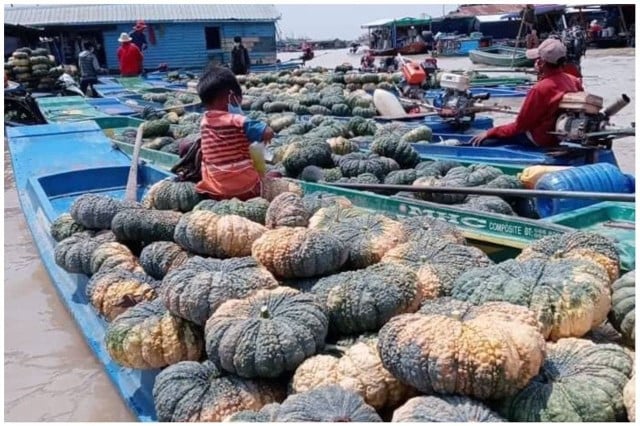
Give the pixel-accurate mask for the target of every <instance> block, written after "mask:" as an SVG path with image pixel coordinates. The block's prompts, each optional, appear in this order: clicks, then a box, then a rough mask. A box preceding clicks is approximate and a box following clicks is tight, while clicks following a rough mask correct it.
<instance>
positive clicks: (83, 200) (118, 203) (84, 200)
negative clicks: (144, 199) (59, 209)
mask: <svg viewBox="0 0 640 426" xmlns="http://www.w3.org/2000/svg"><path fill="white" fill-rule="evenodd" d="M138 208H142V206H141V205H140V204H139V203H137V202H134V201H125V200H116V199H114V198H111V197H107V196H104V195H96V194H83V195H81V196H79V197H78V198H76V199H75V200H74V201H73V204H71V209H70V211H69V213H70V214H71V217H72V218H73V220H75V221H76V223H79V224H80V225H82V226H84V227H85V228H88V229H109V228H111V221H112V220H113V217H114V216H115V215H116V214H117V213H118V212H120V211H122V210H125V209H138Z"/></svg>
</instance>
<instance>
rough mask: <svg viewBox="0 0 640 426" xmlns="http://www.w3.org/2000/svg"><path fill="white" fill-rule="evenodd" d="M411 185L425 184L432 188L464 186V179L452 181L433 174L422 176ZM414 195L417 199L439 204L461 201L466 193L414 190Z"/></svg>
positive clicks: (465, 196)
mask: <svg viewBox="0 0 640 426" xmlns="http://www.w3.org/2000/svg"><path fill="white" fill-rule="evenodd" d="M413 186H427V187H433V188H444V187H447V186H464V181H453V180H452V179H450V180H445V179H440V178H437V177H433V176H422V177H419V178H418V179H416V180H415V181H414V182H413ZM414 196H415V197H416V198H417V199H419V200H424V201H432V202H436V203H441V204H458V203H462V202H463V201H464V200H465V199H466V198H467V194H459V193H445V192H427V191H424V192H416V193H415V194H414Z"/></svg>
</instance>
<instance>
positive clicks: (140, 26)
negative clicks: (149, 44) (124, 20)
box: [133, 21, 147, 30]
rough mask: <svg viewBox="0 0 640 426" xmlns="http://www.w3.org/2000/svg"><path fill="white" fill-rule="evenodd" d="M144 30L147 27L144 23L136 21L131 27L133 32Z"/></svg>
mask: <svg viewBox="0 0 640 426" xmlns="http://www.w3.org/2000/svg"><path fill="white" fill-rule="evenodd" d="M145 28H147V25H146V24H145V23H144V21H137V22H136V24H135V25H134V26H133V29H134V30H144V29H145Z"/></svg>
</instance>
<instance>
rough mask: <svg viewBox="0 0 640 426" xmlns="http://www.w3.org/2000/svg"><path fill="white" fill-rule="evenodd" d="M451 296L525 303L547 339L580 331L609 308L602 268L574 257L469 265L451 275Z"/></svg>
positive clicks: (596, 321) (607, 285) (478, 301)
mask: <svg viewBox="0 0 640 426" xmlns="http://www.w3.org/2000/svg"><path fill="white" fill-rule="evenodd" d="M451 296H453V297H455V298H456V299H460V300H465V301H468V302H471V303H474V304H477V305H481V304H484V303H487V302H491V301H504V302H510V303H514V304H516V305H522V306H526V307H528V308H529V309H531V310H532V311H534V312H535V313H536V315H537V317H538V320H539V321H540V323H541V324H542V325H543V331H544V335H545V338H548V339H551V340H558V339H559V338H561V337H580V336H583V335H585V334H586V333H587V332H588V331H589V330H591V329H592V328H595V327H597V326H599V325H600V324H601V323H602V322H603V321H604V320H605V319H606V318H607V314H608V312H609V308H610V307H611V296H610V283H609V279H608V276H607V273H606V271H605V270H604V268H602V267H601V266H599V265H597V264H594V263H591V262H586V261H584V260H578V259H556V260H549V261H544V260H537V259H532V260H526V261H524V260H523V261H518V260H507V261H505V262H502V263H500V264H497V265H495V266H490V267H486V268H477V269H471V270H469V271H467V272H465V273H463V274H462V275H460V276H459V277H458V278H457V279H456V280H455V282H454V283H453V287H452V290H451Z"/></svg>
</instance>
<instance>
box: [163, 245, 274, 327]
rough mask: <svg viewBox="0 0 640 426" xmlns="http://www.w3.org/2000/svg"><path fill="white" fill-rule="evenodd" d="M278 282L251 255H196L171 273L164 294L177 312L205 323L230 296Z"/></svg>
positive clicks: (266, 287) (178, 314)
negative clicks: (210, 256)
mask: <svg viewBox="0 0 640 426" xmlns="http://www.w3.org/2000/svg"><path fill="white" fill-rule="evenodd" d="M277 286H278V282H277V281H276V279H275V278H274V277H273V275H271V273H270V272H269V271H267V270H266V269H265V268H263V267H262V266H260V265H258V263H257V262H256V261H255V260H254V259H252V258H250V257H241V258H233V259H226V260H219V259H204V258H202V257H198V256H196V257H192V258H191V259H189V260H188V261H186V262H184V263H183V264H182V265H181V266H179V267H177V268H175V269H173V270H171V271H169V273H167V275H166V276H165V277H164V279H163V280H162V294H161V298H162V300H163V301H164V303H165V306H166V307H167V309H169V311H170V312H171V313H173V314H174V315H177V316H179V317H181V318H184V319H187V320H189V321H191V322H193V323H195V324H198V325H204V323H205V322H206V321H207V319H208V318H209V317H210V316H211V314H212V313H213V312H214V311H215V310H216V309H217V308H218V307H219V306H220V305H221V304H222V303H224V302H226V301H227V300H230V299H237V298H242V297H245V296H247V295H249V294H251V293H252V292H254V291H256V290H259V289H269V288H275V287H277Z"/></svg>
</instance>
